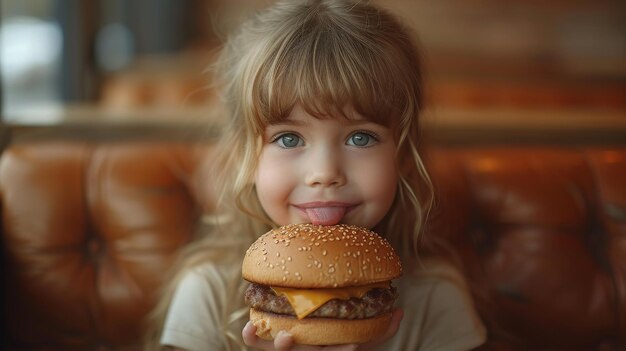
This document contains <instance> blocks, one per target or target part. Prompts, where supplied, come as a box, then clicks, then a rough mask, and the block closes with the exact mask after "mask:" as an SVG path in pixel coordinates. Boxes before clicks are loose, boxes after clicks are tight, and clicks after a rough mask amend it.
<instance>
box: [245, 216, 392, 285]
mask: <svg viewBox="0 0 626 351" xmlns="http://www.w3.org/2000/svg"><path fill="white" fill-rule="evenodd" d="M242 274H243V278H244V279H246V280H248V281H250V282H253V283H257V284H263V285H271V286H281V287H291V288H339V287H346V286H358V285H366V284H370V283H377V282H384V281H388V280H391V279H394V278H397V277H399V276H400V275H401V274H402V265H401V263H400V258H399V257H398V255H396V253H395V251H394V250H393V248H392V247H391V245H390V244H389V243H388V242H387V241H386V240H385V239H383V238H381V237H380V236H379V235H378V234H376V233H374V232H372V231H370V230H368V229H365V228H361V227H357V226H352V225H344V224H340V225H334V226H321V225H313V224H290V225H287V226H284V227H280V228H276V229H273V230H270V231H269V232H267V233H265V234H264V235H262V236H261V237H260V238H259V239H258V240H257V241H255V242H254V243H253V244H252V246H250V248H249V249H248V251H247V252H246V255H245V257H244V259H243V266H242Z"/></svg>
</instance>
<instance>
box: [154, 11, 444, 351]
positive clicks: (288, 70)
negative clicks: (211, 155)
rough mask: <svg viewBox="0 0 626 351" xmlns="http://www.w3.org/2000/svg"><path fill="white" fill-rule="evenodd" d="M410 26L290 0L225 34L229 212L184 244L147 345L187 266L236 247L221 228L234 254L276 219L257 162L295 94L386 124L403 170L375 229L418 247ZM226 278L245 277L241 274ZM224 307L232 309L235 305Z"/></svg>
mask: <svg viewBox="0 0 626 351" xmlns="http://www.w3.org/2000/svg"><path fill="white" fill-rule="evenodd" d="M409 33H410V31H409V30H408V29H406V28H405V27H404V26H403V25H402V24H401V23H399V21H398V20H397V19H396V17H394V16H393V15H391V14H389V13H388V12H386V11H385V10H382V9H380V8H378V7H375V6H372V5H370V4H369V3H367V2H363V1H348V0H301V1H293V0H290V1H284V2H280V3H277V4H275V5H274V6H272V7H270V8H268V9H266V10H265V11H263V12H261V13H259V14H257V15H256V16H255V17H253V18H252V19H251V20H249V21H247V22H245V23H244V24H243V25H242V26H241V28H240V30H239V31H238V32H237V33H234V35H233V36H232V37H231V38H230V39H229V40H228V41H227V42H226V44H225V47H224V48H223V50H222V53H221V57H220V60H219V61H218V62H217V65H216V71H215V72H216V73H217V74H218V79H219V81H218V82H219V84H220V85H221V87H222V93H223V96H222V98H223V101H224V103H225V104H226V107H227V109H228V111H229V117H230V119H229V121H228V123H227V125H226V126H225V129H224V134H223V137H222V138H221V140H220V143H219V144H218V146H217V153H216V158H215V166H216V168H215V170H216V179H215V182H216V184H218V185H217V189H219V190H220V191H221V193H220V196H219V198H218V208H219V209H220V211H224V213H228V214H229V216H230V218H231V220H230V221H229V222H228V223H224V224H222V226H224V227H225V228H224V229H225V230H222V229H221V228H220V226H217V228H215V230H213V233H210V234H209V235H206V236H205V237H204V238H202V239H200V240H198V241H196V242H195V243H193V244H191V245H190V246H189V247H188V248H186V249H185V250H184V251H183V253H182V254H181V262H180V263H179V264H178V265H177V272H176V273H175V274H176V275H175V277H174V278H173V279H172V280H171V282H170V283H169V285H168V286H167V287H166V289H165V293H164V297H163V299H162V300H161V302H160V304H159V305H158V306H157V308H156V309H155V312H154V314H153V316H152V317H153V320H154V322H155V324H156V325H159V326H158V327H157V328H156V329H154V330H153V331H152V333H151V334H150V335H149V336H148V338H149V340H150V341H151V345H152V346H153V347H155V345H156V344H158V337H159V335H160V332H161V329H160V326H162V323H163V320H164V316H165V314H166V312H167V306H168V304H169V300H170V299H171V297H172V294H173V292H174V290H175V288H176V285H177V283H178V282H179V281H180V279H181V277H182V276H183V275H184V274H185V273H186V271H187V270H188V269H190V268H191V267H194V266H196V265H198V264H202V263H205V262H214V263H217V264H221V263H222V262H224V261H226V260H228V259H232V256H234V255H232V252H234V250H224V244H223V243H224V241H223V238H224V237H223V236H222V235H220V234H224V235H228V236H231V237H232V236H237V237H238V238H239V240H232V241H231V243H232V245H233V247H234V249H235V250H237V251H236V252H239V253H240V255H241V256H237V257H236V258H235V259H234V260H233V262H236V261H237V259H239V260H240V259H241V257H242V256H243V253H244V252H245V249H246V248H247V246H248V245H249V244H250V243H252V241H253V240H255V239H256V237H258V236H259V235H261V234H263V233H264V232H265V231H267V230H268V229H269V228H270V227H272V226H274V225H275V224H274V223H273V222H272V221H271V219H270V218H268V216H267V215H266V214H265V213H264V212H263V210H262V208H261V206H260V204H259V201H258V198H257V196H256V192H255V189H254V182H253V180H254V172H255V169H256V166H257V159H258V156H259V153H260V151H261V145H262V144H261V135H262V133H263V131H264V129H265V127H266V126H267V125H268V124H270V123H272V122H274V121H277V120H281V119H284V118H286V117H287V116H288V115H289V113H290V112H291V110H292V109H293V107H294V106H295V105H296V104H299V105H300V106H302V107H303V108H304V109H305V111H307V112H309V113H310V114H312V115H313V116H316V117H317V118H331V117H330V116H333V117H343V118H348V116H347V115H346V108H347V107H350V108H352V109H354V110H355V111H356V112H357V113H359V114H360V115H362V116H364V117H365V118H366V119H368V120H370V121H373V122H375V123H378V124H381V125H385V126H388V127H390V128H391V130H392V131H393V132H394V136H395V141H396V145H397V151H396V155H397V157H396V159H397V168H398V174H399V175H400V179H399V185H398V191H397V194H396V198H395V200H394V203H393V205H392V207H391V209H390V211H389V212H388V214H387V215H386V216H385V218H383V220H382V221H381V223H379V224H378V225H377V227H376V230H377V231H378V232H379V233H380V234H381V235H383V236H385V237H387V239H388V240H389V241H390V242H391V243H392V245H394V247H395V248H396V250H398V252H399V253H400V256H401V257H402V258H403V260H404V261H405V263H408V261H411V260H413V259H415V258H416V257H417V247H418V240H419V238H420V236H419V233H420V232H421V226H422V223H423V222H424V220H425V217H426V215H427V212H428V209H429V208H430V206H431V202H432V185H431V182H430V179H429V177H428V174H427V172H426V170H425V167H424V165H423V163H422V160H421V159H420V154H419V152H418V140H419V134H420V130H419V128H418V127H419V124H418V121H419V115H420V111H421V108H422V100H423V99H422V91H421V86H422V84H421V81H422V77H421V72H420V65H419V60H418V55H417V52H416V45H415V43H414V42H413V40H412V38H411V36H410V34H409ZM226 227H227V228H226ZM225 252H228V253H230V258H227V257H226V254H225ZM235 264H237V263H235ZM233 279H237V282H238V284H240V285H241V284H243V281H241V278H240V277H233ZM239 290H241V289H239ZM224 293H225V294H228V292H224ZM241 302H242V298H241V299H240V301H237V304H241ZM231 312H232V313H238V312H237V311H236V308H234V307H233V309H231ZM225 319H228V320H232V319H233V318H232V316H225ZM230 339H231V340H229V341H228V342H227V344H228V348H230V347H233V348H234V347H238V346H241V344H240V343H239V342H238V340H235V339H238V337H237V338H234V337H231V338H230ZM242 348H243V347H242ZM155 349H156V347H155Z"/></svg>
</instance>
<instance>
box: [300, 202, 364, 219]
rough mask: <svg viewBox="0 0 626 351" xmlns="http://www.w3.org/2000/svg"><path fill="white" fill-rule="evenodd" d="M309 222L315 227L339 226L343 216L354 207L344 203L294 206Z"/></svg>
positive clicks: (310, 203) (308, 203)
mask: <svg viewBox="0 0 626 351" xmlns="http://www.w3.org/2000/svg"><path fill="white" fill-rule="evenodd" d="M294 207H296V208H297V209H298V210H299V211H300V212H301V213H302V214H303V216H304V217H306V218H307V219H308V220H309V222H311V223H312V224H315V225H335V224H339V223H340V222H341V220H342V219H343V218H344V217H345V215H346V214H347V213H348V212H350V211H352V209H354V208H355V207H356V205H355V204H351V203H344V202H320V201H316V202H307V203H303V204H298V205H294Z"/></svg>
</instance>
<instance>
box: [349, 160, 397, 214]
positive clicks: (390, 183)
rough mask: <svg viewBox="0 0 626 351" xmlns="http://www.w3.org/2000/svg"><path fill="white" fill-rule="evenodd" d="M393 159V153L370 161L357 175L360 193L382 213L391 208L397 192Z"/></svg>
mask: <svg viewBox="0 0 626 351" xmlns="http://www.w3.org/2000/svg"><path fill="white" fill-rule="evenodd" d="M394 159H395V158H394V156H393V153H390V154H386V156H385V155H383V156H381V157H378V158H376V159H374V158H373V159H370V160H368V161H367V163H366V167H365V169H363V171H362V172H359V175H358V177H359V178H360V188H361V191H362V192H363V193H364V194H366V197H367V198H369V200H371V201H373V202H374V203H376V205H377V207H379V208H380V211H383V212H386V211H388V210H389V208H390V207H391V204H392V203H393V199H394V198H395V194H396V190H397V185H398V172H397V170H396V167H395V162H394Z"/></svg>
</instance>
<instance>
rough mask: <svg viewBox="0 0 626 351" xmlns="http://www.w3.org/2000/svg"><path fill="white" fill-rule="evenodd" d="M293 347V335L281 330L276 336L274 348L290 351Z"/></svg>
mask: <svg viewBox="0 0 626 351" xmlns="http://www.w3.org/2000/svg"><path fill="white" fill-rule="evenodd" d="M292 347H293V337H292V336H291V334H289V333H288V332H286V331H284V330H281V331H279V332H278V334H276V337H275V338H274V348H275V349H276V351H288V350H291V348H292Z"/></svg>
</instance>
